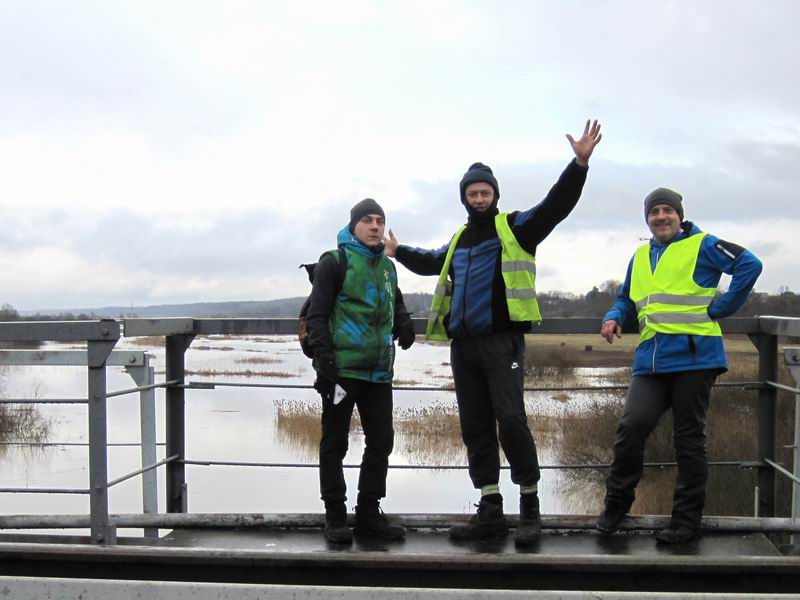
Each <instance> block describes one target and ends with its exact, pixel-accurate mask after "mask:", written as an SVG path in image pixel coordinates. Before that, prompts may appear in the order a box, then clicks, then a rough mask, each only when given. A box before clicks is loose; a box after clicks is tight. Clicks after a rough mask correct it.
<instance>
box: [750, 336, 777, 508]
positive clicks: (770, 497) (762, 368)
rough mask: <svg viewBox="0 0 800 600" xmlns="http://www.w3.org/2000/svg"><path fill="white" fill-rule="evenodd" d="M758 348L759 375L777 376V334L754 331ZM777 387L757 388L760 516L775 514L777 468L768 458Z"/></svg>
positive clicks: (772, 457) (770, 378)
mask: <svg viewBox="0 0 800 600" xmlns="http://www.w3.org/2000/svg"><path fill="white" fill-rule="evenodd" d="M751 340H752V341H753V343H754V344H755V346H756V348H757V349H758V379H759V381H761V382H764V381H777V380H778V336H777V335H775V334H772V333H764V332H763V331H762V332H761V333H758V334H755V335H751ZM777 399H778V390H777V389H775V388H774V387H772V386H768V385H762V386H761V388H760V389H759V390H758V460H759V463H760V464H759V467H758V483H757V494H756V498H757V501H756V515H755V516H757V517H774V516H775V470H774V469H773V468H772V467H771V466H770V465H768V464H767V463H766V460H771V461H774V460H775V414H776V403H777Z"/></svg>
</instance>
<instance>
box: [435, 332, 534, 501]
mask: <svg viewBox="0 0 800 600" xmlns="http://www.w3.org/2000/svg"><path fill="white" fill-rule="evenodd" d="M450 363H451V364H452V367H453V379H454V380H455V384H456V399H457V401H458V416H459V419H460V422H461V436H462V438H463V440H464V444H465V445H466V447H467V457H468V461H469V476H470V478H471V479H472V485H474V486H475V487H476V488H481V487H483V486H485V485H492V484H496V483H498V482H499V481H500V455H499V446H502V447H503V452H504V453H505V455H506V458H507V459H508V463H509V465H510V466H511V480H512V481H513V482H514V483H517V484H521V485H533V484H535V483H536V482H538V481H539V461H538V458H537V456H536V445H535V444H534V442H533V436H532V435H531V430H530V428H529V427H528V418H527V416H526V415H525V402H524V398H523V394H524V389H523V388H524V380H525V337H524V336H523V334H521V333H511V332H508V333H493V334H491V335H485V336H481V337H474V338H465V339H454V340H453V342H452V344H451V345H450ZM498 436H499V444H498Z"/></svg>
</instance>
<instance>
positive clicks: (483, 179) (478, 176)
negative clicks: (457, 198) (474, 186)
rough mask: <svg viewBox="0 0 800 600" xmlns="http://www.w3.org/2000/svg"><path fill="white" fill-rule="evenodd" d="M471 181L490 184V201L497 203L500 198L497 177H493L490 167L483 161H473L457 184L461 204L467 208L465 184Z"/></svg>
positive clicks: (494, 204)
mask: <svg viewBox="0 0 800 600" xmlns="http://www.w3.org/2000/svg"><path fill="white" fill-rule="evenodd" d="M471 183H488V184H489V185H490V186H492V187H493V188H494V201H493V202H492V206H493V207H494V206H496V205H497V201H498V200H499V199H500V188H499V187H498V185H497V179H495V178H494V173H492V169H491V168H490V167H488V166H486V165H485V164H483V163H479V162H476V163H473V164H471V165H470V167H469V169H467V172H466V173H464V177H462V178H461V183H460V184H459V185H458V187H459V190H460V191H461V204H463V205H464V206H466V207H467V210H469V204H467V196H466V191H467V186H468V185H469V184H471Z"/></svg>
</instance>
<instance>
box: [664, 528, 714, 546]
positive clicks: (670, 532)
mask: <svg viewBox="0 0 800 600" xmlns="http://www.w3.org/2000/svg"><path fill="white" fill-rule="evenodd" d="M702 535H703V530H702V529H699V528H698V529H692V528H691V527H687V526H686V525H670V526H669V527H667V528H666V529H662V530H661V531H659V532H658V533H657V534H656V542H657V543H659V544H666V545H668V546H678V545H680V544H688V543H689V542H691V541H694V540H696V539H697V538H699V537H701V536H702Z"/></svg>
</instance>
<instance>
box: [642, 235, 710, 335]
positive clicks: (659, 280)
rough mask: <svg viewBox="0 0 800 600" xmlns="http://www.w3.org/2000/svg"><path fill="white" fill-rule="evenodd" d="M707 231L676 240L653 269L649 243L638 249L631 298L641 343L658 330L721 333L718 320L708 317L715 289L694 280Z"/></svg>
mask: <svg viewBox="0 0 800 600" xmlns="http://www.w3.org/2000/svg"><path fill="white" fill-rule="evenodd" d="M706 235H707V234H705V233H703V234H697V235H693V236H690V237H688V238H685V239H683V240H680V241H677V242H673V243H671V244H670V245H669V246H667V248H666V250H664V254H663V255H662V256H661V258H660V259H659V261H658V263H657V264H656V268H655V270H651V268H650V244H649V243H647V244H643V245H642V246H639V248H638V249H637V250H636V254H634V257H633V268H632V270H631V290H630V294H629V295H630V299H631V300H632V301H633V303H634V304H635V305H636V310H637V313H638V315H637V316H638V319H639V342H638V343H639V344H641V343H642V342H643V341H645V340H648V339H650V338H652V337H653V336H654V335H655V334H656V333H677V334H690V335H714V336H720V335H722V331H721V330H720V328H719V323H717V322H716V321H713V320H712V319H711V317H709V316H708V312H707V309H708V305H709V304H711V301H712V300H713V299H714V295H715V294H716V292H717V290H716V288H704V287H700V286H699V285H697V284H696V283H695V281H694V269H695V265H696V264H697V256H698V254H699V252H700V244H701V243H702V241H703V238H704V237H705V236H706Z"/></svg>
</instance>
